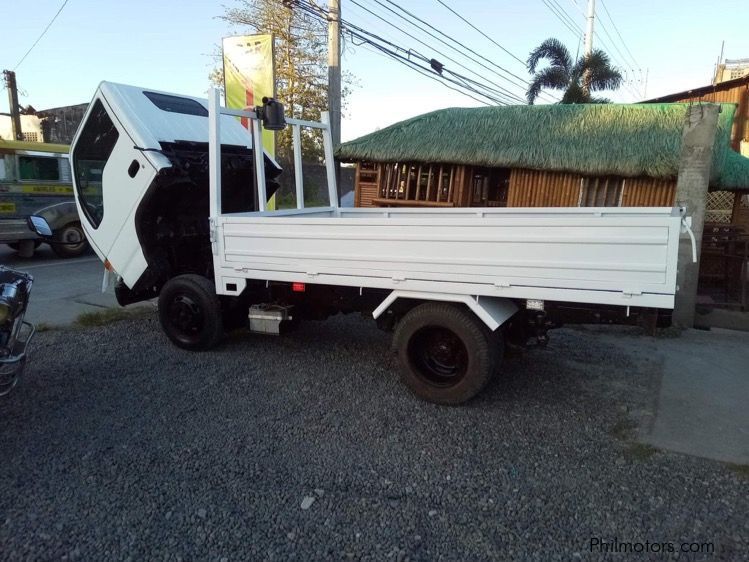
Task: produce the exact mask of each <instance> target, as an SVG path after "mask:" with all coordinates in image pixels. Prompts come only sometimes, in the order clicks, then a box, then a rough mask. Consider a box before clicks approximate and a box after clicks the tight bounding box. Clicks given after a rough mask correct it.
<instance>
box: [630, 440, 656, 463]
mask: <svg viewBox="0 0 749 562" xmlns="http://www.w3.org/2000/svg"><path fill="white" fill-rule="evenodd" d="M657 452H658V449H656V448H655V447H653V446H651V445H643V444H642V443H630V445H629V447H628V448H627V449H625V450H624V458H625V459H628V460H631V461H644V460H647V459H649V458H650V457H652V456H653V455H654V454H656V453H657Z"/></svg>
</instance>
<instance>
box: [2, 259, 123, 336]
mask: <svg viewBox="0 0 749 562" xmlns="http://www.w3.org/2000/svg"><path fill="white" fill-rule="evenodd" d="M0 264H3V265H7V266H9V267H14V268H17V269H20V270H23V271H28V272H29V273H31V274H32V275H33V276H34V287H33V289H32V293H31V302H30V303H29V308H28V311H27V313H26V318H27V319H28V320H30V321H31V322H33V323H35V324H45V325H47V326H65V325H68V324H71V323H73V322H74V321H75V320H76V318H78V317H79V316H80V315H81V314H83V313H86V312H95V311H97V310H103V309H106V308H112V307H119V305H118V304H117V301H116V299H115V296H114V293H113V292H112V290H111V289H110V290H109V291H108V292H107V293H102V292H101V281H102V276H103V273H104V268H103V266H102V264H101V261H99V258H98V257H96V256H95V255H94V254H93V253H89V254H84V255H83V256H81V257H78V258H72V259H65V260H63V259H60V258H58V257H57V256H56V255H55V254H54V252H52V250H51V249H50V248H49V247H48V246H46V245H42V246H40V247H39V248H38V249H37V251H36V253H35V254H34V257H32V258H20V257H18V254H16V253H15V252H14V251H12V250H10V249H9V248H8V247H7V246H5V245H2V244H0ZM133 306H138V305H133Z"/></svg>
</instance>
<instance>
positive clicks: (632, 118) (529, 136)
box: [336, 104, 749, 189]
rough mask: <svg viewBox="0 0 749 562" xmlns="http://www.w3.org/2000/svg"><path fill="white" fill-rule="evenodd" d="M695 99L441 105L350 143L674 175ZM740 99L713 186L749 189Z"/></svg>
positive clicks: (359, 156) (390, 158) (726, 123)
mask: <svg viewBox="0 0 749 562" xmlns="http://www.w3.org/2000/svg"><path fill="white" fill-rule="evenodd" d="M687 108H688V104H633V105H617V104H602V105H598V104H591V105H539V106H535V105H533V106H528V105H522V106H504V107H477V108H451V109H441V110H438V111H433V112H431V113H426V114H424V115H419V116H417V117H413V118H411V119H408V120H406V121H401V122H399V123H395V124H394V125H391V126H389V127H387V128H385V129H382V130H379V131H376V132H374V133H370V134H368V135H365V136H363V137H360V138H358V139H355V140H352V141H349V142H346V143H343V144H342V145H341V146H339V147H338V150H337V151H336V155H337V156H338V158H340V159H341V160H343V161H346V162H356V161H368V162H398V161H400V162H434V163H437V162H439V163H445V164H469V165H474V166H490V167H506V168H530V169H541V170H554V171H565V172H573V173H579V174H588V175H608V174H611V175H619V176H625V177H637V176H649V177H654V178H673V177H676V175H677V174H678V169H679V158H680V153H681V138H682V129H683V126H684V119H685V116H686V111H687ZM735 112H736V106H735V105H734V104H721V113H720V117H719V125H718V132H717V136H716V139H715V148H714V151H713V167H712V180H711V186H712V188H713V189H741V188H743V189H749V158H744V157H741V156H739V155H738V154H737V153H735V152H733V151H732V150H731V148H730V146H729V139H730V133H731V126H732V125H733V118H734V114H735Z"/></svg>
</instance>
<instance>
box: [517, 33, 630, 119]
mask: <svg viewBox="0 0 749 562" xmlns="http://www.w3.org/2000/svg"><path fill="white" fill-rule="evenodd" d="M544 59H546V60H548V61H549V66H546V67H544V68H542V69H540V70H537V68H538V64H539V63H540V62H541V61H542V60H544ZM527 64H528V72H530V73H531V74H532V75H533V79H532V80H531V82H530V84H529V85H528V91H527V92H526V97H527V98H528V103H529V104H531V105H533V102H535V101H536V98H537V97H538V94H540V93H541V90H542V89H544V88H550V89H552V90H563V91H564V95H563V96H562V100H561V102H560V103H609V102H610V100H608V99H606V98H598V97H594V96H592V95H591V92H599V91H601V90H616V89H617V88H619V86H621V83H622V75H621V74H620V73H619V71H618V70H617V69H616V68H615V67H613V66H611V61H610V59H609V56H608V55H607V54H606V53H604V52H603V51H601V50H600V49H595V50H594V51H593V52H592V53H591V54H590V55H588V56H583V57H580V58H579V59H577V61H575V62H574V63H573V61H572V57H571V56H570V52H569V51H568V50H567V47H565V46H564V45H563V44H562V42H561V41H559V40H558V39H554V38H551V39H547V40H546V41H544V42H543V43H541V44H540V45H539V46H538V47H536V48H535V49H533V51H531V54H530V56H529V57H528V61H527Z"/></svg>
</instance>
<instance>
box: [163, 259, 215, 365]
mask: <svg viewBox="0 0 749 562" xmlns="http://www.w3.org/2000/svg"><path fill="white" fill-rule="evenodd" d="M159 321H160V322H161V328H162V329H163V330H164V333H165V334H166V335H167V337H168V338H169V339H170V340H172V343H174V344H175V345H176V346H178V347H181V348H182V349H189V350H191V351H203V350H206V349H210V348H212V347H215V346H216V344H218V342H219V341H221V338H222V337H223V335H224V328H223V324H222V322H221V303H220V302H219V299H218V296H217V295H216V288H215V287H214V285H213V282H212V281H210V280H208V279H206V278H205V277H202V276H200V275H191V274H190V275H179V276H177V277H174V278H173V279H170V280H169V281H167V282H166V285H164V287H163V288H162V289H161V294H159Z"/></svg>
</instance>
